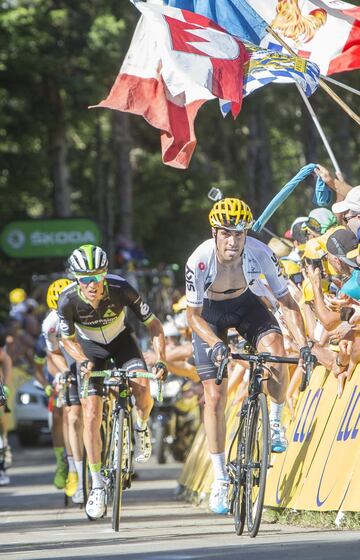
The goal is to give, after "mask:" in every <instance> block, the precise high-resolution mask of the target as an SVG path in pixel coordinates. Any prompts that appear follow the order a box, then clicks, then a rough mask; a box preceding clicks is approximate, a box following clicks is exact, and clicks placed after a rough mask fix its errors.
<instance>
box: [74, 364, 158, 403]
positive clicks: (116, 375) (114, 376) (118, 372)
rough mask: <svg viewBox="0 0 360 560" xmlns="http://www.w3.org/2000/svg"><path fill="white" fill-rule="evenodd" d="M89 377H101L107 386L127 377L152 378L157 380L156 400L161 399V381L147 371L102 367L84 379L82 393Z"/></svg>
mask: <svg viewBox="0 0 360 560" xmlns="http://www.w3.org/2000/svg"><path fill="white" fill-rule="evenodd" d="M90 377H100V378H101V377H103V378H104V379H105V383H106V385H107V386H110V387H111V386H113V387H117V386H118V385H119V380H122V381H125V380H127V379H153V380H154V381H157V385H158V390H157V395H156V400H157V401H158V402H162V401H163V392H162V385H163V383H162V381H161V380H160V379H155V376H154V374H153V373H150V372H149V371H128V370H127V369H125V368H115V369H104V370H102V371H92V372H91V373H90V375H89V376H88V377H86V378H85V379H84V393H85V387H86V389H87V387H88V385H89V379H90ZM111 380H115V381H117V382H115V383H111Z"/></svg>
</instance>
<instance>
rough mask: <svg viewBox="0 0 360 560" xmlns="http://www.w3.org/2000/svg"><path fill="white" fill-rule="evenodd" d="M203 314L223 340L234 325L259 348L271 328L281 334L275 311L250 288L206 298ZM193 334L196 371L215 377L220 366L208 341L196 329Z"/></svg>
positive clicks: (208, 377)
mask: <svg viewBox="0 0 360 560" xmlns="http://www.w3.org/2000/svg"><path fill="white" fill-rule="evenodd" d="M201 317H202V318H203V319H205V321H206V322H207V323H208V324H209V326H210V327H211V329H212V330H213V331H214V332H215V334H216V335H217V336H218V337H219V338H221V340H223V341H224V342H226V340H227V330H228V329H229V328H235V329H236V330H237V332H238V333H239V334H240V336H242V337H243V338H245V340H246V341H247V342H249V344H251V346H252V347H253V348H257V345H258V342H259V340H260V339H261V338H262V337H263V336H264V335H266V334H268V333H269V332H277V333H279V334H281V329H280V327H279V324H278V322H277V320H276V319H275V317H274V316H273V314H272V313H270V311H269V310H268V309H267V307H265V305H264V304H263V302H262V301H261V300H260V299H259V298H258V297H257V296H256V295H255V294H253V293H252V292H251V290H249V289H248V290H246V291H245V292H244V293H243V294H241V296H239V297H237V298H234V299H227V300H223V301H214V300H209V299H205V300H204V304H203V310H202V314H201ZM192 337H193V351H194V358H195V365H196V371H197V373H198V375H199V377H200V379H201V381H205V380H207V379H215V378H216V372H217V368H216V367H215V366H214V364H213V362H212V361H211V357H210V356H211V351H210V347H209V345H208V344H207V342H205V341H204V340H203V339H202V338H200V337H199V336H198V335H197V334H196V333H194V332H193V336H192ZM224 377H226V375H225V376H224Z"/></svg>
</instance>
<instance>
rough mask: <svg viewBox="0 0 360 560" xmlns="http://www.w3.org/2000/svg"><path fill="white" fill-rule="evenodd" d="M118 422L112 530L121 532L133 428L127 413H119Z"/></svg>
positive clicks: (129, 483)
mask: <svg viewBox="0 0 360 560" xmlns="http://www.w3.org/2000/svg"><path fill="white" fill-rule="evenodd" d="M116 422H117V428H115V429H116V430H117V445H116V450H115V461H114V467H115V469H116V471H115V472H116V474H115V489H114V496H113V510H112V528H113V530H114V531H119V526H120V517H121V506H122V494H123V490H125V488H130V486H131V433H130V432H131V427H130V420H129V417H127V416H126V415H125V411H124V410H123V409H121V410H120V411H119V416H118V419H117V420H116Z"/></svg>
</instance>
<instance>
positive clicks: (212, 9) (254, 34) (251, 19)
mask: <svg viewBox="0 0 360 560" xmlns="http://www.w3.org/2000/svg"><path fill="white" fill-rule="evenodd" d="M264 1H265V0H264ZM163 2H164V4H167V5H168V6H173V7H175V8H180V9H182V10H189V11H190V12H195V13H197V14H201V15H202V16H206V17H208V18H209V19H211V20H212V21H215V22H216V23H217V24H218V25H221V27H223V28H224V29H226V31H227V32H228V33H231V35H236V37H239V39H241V40H243V41H249V42H250V43H254V44H255V45H259V44H260V41H261V40H262V39H263V38H264V37H265V36H266V34H267V23H266V21H265V20H263V19H262V17H260V16H259V14H257V13H256V11H255V10H254V9H253V8H252V7H251V6H250V5H249V4H248V3H247V2H246V0H163Z"/></svg>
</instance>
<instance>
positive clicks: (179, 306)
mask: <svg viewBox="0 0 360 560" xmlns="http://www.w3.org/2000/svg"><path fill="white" fill-rule="evenodd" d="M172 308H173V311H174V313H179V312H180V311H184V310H185V309H186V296H182V297H181V298H180V299H179V301H177V302H176V303H174V304H173V306H172Z"/></svg>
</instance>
